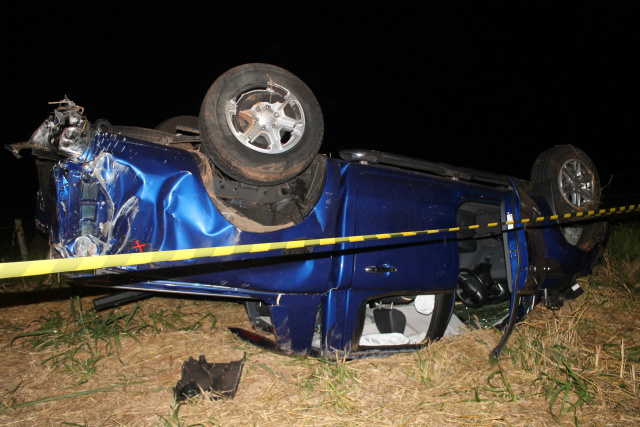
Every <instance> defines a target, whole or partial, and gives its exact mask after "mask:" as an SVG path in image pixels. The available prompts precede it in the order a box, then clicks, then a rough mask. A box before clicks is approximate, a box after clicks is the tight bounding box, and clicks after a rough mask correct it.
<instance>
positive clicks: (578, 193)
mask: <svg viewBox="0 0 640 427" xmlns="http://www.w3.org/2000/svg"><path fill="white" fill-rule="evenodd" d="M547 180H548V181H550V182H551V191H552V194H553V203H554V205H555V208H556V213H557V214H558V215H563V214H567V213H570V212H574V211H582V212H586V211H592V210H596V209H598V207H599V206H600V198H601V190H602V189H601V186H600V176H599V175H598V171H597V170H596V167H595V165H594V163H593V161H592V160H591V159H590V158H589V156H587V155H586V154H585V152H584V151H582V150H580V149H579V148H577V147H574V146H572V145H560V146H557V147H553V148H551V149H549V150H547V151H545V152H543V153H542V154H540V156H538V158H537V159H536V161H535V162H534V164H533V168H532V169H531V182H533V183H537V182H543V181H547Z"/></svg>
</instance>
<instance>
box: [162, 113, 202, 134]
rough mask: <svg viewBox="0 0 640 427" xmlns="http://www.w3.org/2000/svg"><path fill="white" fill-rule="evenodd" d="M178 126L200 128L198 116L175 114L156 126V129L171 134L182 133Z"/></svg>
mask: <svg viewBox="0 0 640 427" xmlns="http://www.w3.org/2000/svg"><path fill="white" fill-rule="evenodd" d="M178 126H184V127H188V128H192V129H196V130H197V129H198V117H197V116H175V117H171V118H169V119H167V120H165V121H164V122H162V123H160V124H159V125H158V126H156V130H159V131H160V132H167V133H171V134H176V133H180V131H179V130H178Z"/></svg>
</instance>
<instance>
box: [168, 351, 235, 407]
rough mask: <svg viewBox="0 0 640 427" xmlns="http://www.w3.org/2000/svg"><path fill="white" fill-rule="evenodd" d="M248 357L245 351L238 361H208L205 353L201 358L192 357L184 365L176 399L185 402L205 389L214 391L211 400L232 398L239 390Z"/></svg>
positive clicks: (177, 385)
mask: <svg viewBox="0 0 640 427" xmlns="http://www.w3.org/2000/svg"><path fill="white" fill-rule="evenodd" d="M246 358H247V354H246V353H245V354H244V355H243V356H242V359H240V360H238V361H237V362H229V363H208V362H207V360H206V359H205V357H204V356H203V355H201V356H200V358H199V360H195V359H194V358H193V357H190V358H189V360H187V361H186V362H184V364H183V365H182V378H180V380H179V381H178V384H176V387H175V389H174V392H175V396H176V401H177V402H184V401H185V400H187V399H189V398H192V397H195V396H196V395H198V394H200V393H202V392H203V391H210V392H212V395H211V400H218V399H222V398H227V399H232V398H233V397H234V396H235V395H236V391H237V390H238V383H240V375H242V367H243V366H244V362H245V360H246Z"/></svg>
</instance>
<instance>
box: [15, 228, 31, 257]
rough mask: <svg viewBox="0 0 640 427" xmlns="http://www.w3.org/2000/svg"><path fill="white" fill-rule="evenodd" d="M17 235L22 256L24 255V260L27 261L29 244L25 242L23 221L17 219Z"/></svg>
mask: <svg viewBox="0 0 640 427" xmlns="http://www.w3.org/2000/svg"><path fill="white" fill-rule="evenodd" d="M15 223H16V234H17V235H18V245H19V246H20V254H22V260H23V261H26V260H27V255H28V253H27V243H26V242H25V241H24V230H23V229H22V220H21V219H16V220H15Z"/></svg>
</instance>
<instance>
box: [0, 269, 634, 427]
mask: <svg viewBox="0 0 640 427" xmlns="http://www.w3.org/2000/svg"><path fill="white" fill-rule="evenodd" d="M625 262H626V263H627V264H628V265H623V264H621V263H625ZM639 263H640V261H638V259H635V260H631V261H629V260H624V259H619V258H618V259H613V258H612V257H606V258H605V259H604V260H603V261H601V262H600V264H599V265H598V266H597V267H596V270H595V272H594V274H593V275H592V276H590V277H588V278H586V279H583V280H582V281H581V284H582V286H583V287H584V288H585V289H586V290H587V292H586V293H585V295H583V296H582V297H580V298H578V299H577V300H575V301H572V302H571V303H570V304H565V306H564V307H563V308H562V309H561V310H559V311H556V312H552V311H549V310H547V309H545V308H542V307H537V308H536V310H535V311H534V312H533V314H532V315H531V316H530V317H529V318H528V319H527V321H526V322H525V323H523V324H520V325H519V326H518V327H517V328H516V331H515V332H514V335H513V337H512V339H511V341H510V342H509V344H508V346H507V347H506V348H505V350H504V351H503V355H502V357H501V358H500V360H499V361H498V362H492V361H490V360H489V352H490V350H491V349H492V348H493V347H494V346H495V345H496V344H497V342H498V341H499V339H500V334H499V333H498V332H496V331H493V330H475V331H472V332H469V333H466V334H465V335H463V336H460V337H457V338H454V339H445V340H442V341H439V342H436V343H433V344H432V345H431V346H429V347H428V348H426V349H424V350H421V351H420V352H415V353H410V354H402V355H395V356H392V357H387V358H381V359H363V360H355V361H348V362H345V361H341V360H338V361H324V360H317V359H311V358H294V357H288V356H282V355H278V354H273V353H269V352H264V351H262V350H260V349H258V348H256V347H253V346H251V345H248V344H246V343H244V342H242V341H240V340H238V339H237V338H235V337H234V336H233V335H231V334H230V333H229V332H228V331H227V330H226V327H227V326H231V325H233V326H240V327H245V328H249V327H250V326H249V324H248V321H247V320H246V315H245V313H244V309H243V307H242V306H240V305H237V304H234V303H227V302H218V301H203V300H200V301H191V300H186V299H169V298H153V299H150V300H147V301H144V302H142V303H140V307H139V310H138V311H137V313H136V314H135V315H134V316H133V317H132V318H131V320H130V322H131V323H130V324H129V325H133V326H144V327H142V328H140V329H139V330H138V331H137V332H135V334H132V336H133V337H135V338H133V337H132V336H129V335H127V334H126V333H123V334H122V335H120V337H119V339H118V342H117V343H116V342H115V341H113V340H112V341H110V342H109V341H100V340H98V341H97V342H95V343H93V342H91V343H89V344H88V345H90V347H91V349H92V350H91V351H88V350H81V351H78V352H76V353H75V355H74V357H75V359H77V363H76V362H74V361H72V360H68V361H67V362H68V363H66V364H65V363H58V364H56V363H54V362H53V360H55V359H51V358H52V356H55V355H56V354H58V355H59V354H61V353H63V352H65V351H67V350H68V349H69V348H71V347H72V346H73V345H75V344H69V343H63V344H60V345H59V346H58V347H57V348H56V347H55V346H53V345H52V346H48V347H47V346H43V345H42V344H38V346H39V347H35V348H34V345H36V344H34V342H35V341H33V340H34V336H28V337H22V338H18V339H15V340H14V338H15V337H16V336H18V335H20V334H21V333H24V332H28V331H30V332H33V331H35V330H37V329H38V328H39V327H41V326H42V323H39V322H38V319H41V320H42V319H47V318H51V317H52V316H53V315H52V313H59V314H60V315H61V316H62V317H63V318H64V319H69V318H72V317H73V316H74V314H73V313H72V309H71V304H70V303H69V298H68V296H67V295H66V294H65V293H64V292H61V293H60V297H59V298H50V300H49V301H45V302H30V301H29V300H28V299H27V298H25V295H28V294H24V293H22V294H15V293H14V294H12V293H4V294H3V295H2V298H3V302H2V305H3V309H2V310H1V312H0V357H1V359H0V360H1V361H0V363H1V367H2V369H1V371H0V405H1V406H0V425H2V426H5V425H6V426H32V425H38V426H49V425H50V426H60V425H71V426H156V425H157V426H190V425H203V426H217V425H223V426H227V425H256V426H283V425H314V426H316V425H320V426H323V425H331V426H334V425H338V426H340V425H344V426H347V425H348V426H352V425H356V426H359V425H362V426H365V425H366V426H371V425H390V426H404V425H421V426H422V425H424V426H440V425H455V426H553V425H576V424H578V425H596V426H613V425H615V426H621V425H640V391H639V388H640V310H638V308H639V307H640V302H639V300H638V297H639V296H640V284H639V282H638V279H639V277H638V271H639V267H638V265H639ZM623 268H624V270H622V269H623ZM3 286H4V289H5V291H11V290H12V289H13V288H12V283H9V282H7V283H4V284H3ZM15 286H23V285H22V284H20V283H17V282H16V284H15ZM48 292H51V291H48ZM55 292H58V291H55ZM54 295H55V293H54ZM91 298H92V297H85V298H83V299H82V304H83V306H84V307H89V306H90V300H91ZM76 308H77V306H76ZM132 309H133V306H131V305H130V306H126V307H124V308H121V309H118V310H119V311H116V312H115V313H116V314H117V313H130V312H131V311H132ZM206 313H212V314H214V315H215V327H214V328H213V329H211V326H212V324H213V323H214V322H213V320H214V319H213V317H207V318H204V319H203V316H204V314H206ZM106 315H107V314H106V313H103V314H100V316H102V318H104V316H106ZM75 316H76V317H77V316H78V313H76V314H75ZM126 317H127V316H125V318H126ZM122 325H123V324H121V326H122ZM194 325H195V326H198V327H197V328H195V329H196V330H181V329H190V328H191V329H194ZM71 327H72V325H70V324H65V325H63V328H67V329H61V330H60V332H58V334H61V333H64V332H68V331H69V328H71ZM125 329H126V328H125ZM53 335H55V334H53ZM54 338H55V337H53V338H51V339H54ZM12 340H14V341H13V343H12ZM29 340H32V341H31V343H30V342H29ZM94 341H95V340H94ZM78 345H82V344H78ZM243 352H247V362H246V365H245V369H244V372H243V375H242V379H241V382H240V387H239V389H238V393H237V395H236V397H235V398H234V399H233V400H228V401H210V400H208V399H206V398H204V397H202V398H200V399H197V400H196V401H194V402H192V403H190V404H186V405H180V406H175V405H174V402H173V394H172V387H173V386H175V384H176V382H177V381H178V379H179V377H180V369H181V366H182V363H183V362H184V361H185V360H187V359H188V358H189V357H190V356H193V357H197V356H198V355H200V354H204V355H205V356H206V358H207V360H209V361H214V362H215V361H219V362H228V361H232V360H238V359H240V358H241V357H242V354H243ZM91 357H93V358H94V359H97V360H89V359H91ZM47 359H49V361H47ZM91 369H93V371H91Z"/></svg>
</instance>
